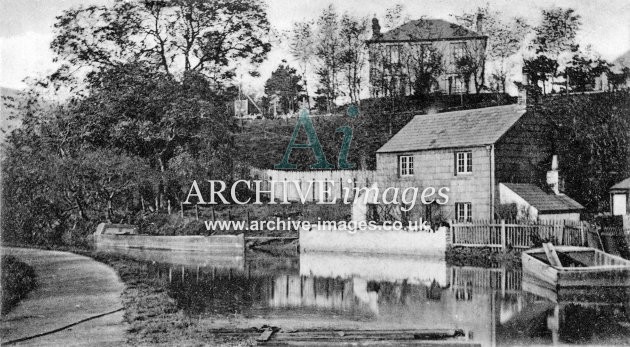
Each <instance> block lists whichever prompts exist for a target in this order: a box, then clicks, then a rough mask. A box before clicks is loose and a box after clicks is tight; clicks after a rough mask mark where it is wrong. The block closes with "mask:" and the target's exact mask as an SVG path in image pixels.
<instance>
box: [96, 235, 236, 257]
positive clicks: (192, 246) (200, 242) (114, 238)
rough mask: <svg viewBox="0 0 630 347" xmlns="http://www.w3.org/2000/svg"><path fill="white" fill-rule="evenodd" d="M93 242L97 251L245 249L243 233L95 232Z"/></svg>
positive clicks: (220, 251)
mask: <svg viewBox="0 0 630 347" xmlns="http://www.w3.org/2000/svg"><path fill="white" fill-rule="evenodd" d="M94 243H95V246H96V250H97V251H101V250H102V251H112V250H115V249H116V248H122V249H128V248H135V249H150V250H169V251H184V252H185V251H192V252H212V253H213V254H225V255H231V254H233V255H242V254H243V251H244V249H245V237H244V235H243V234H240V235H221V236H150V235H103V234H100V235H99V234H95V235H94Z"/></svg>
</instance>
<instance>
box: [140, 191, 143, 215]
mask: <svg viewBox="0 0 630 347" xmlns="http://www.w3.org/2000/svg"><path fill="white" fill-rule="evenodd" d="M140 205H142V213H144V198H143V197H142V195H140Z"/></svg>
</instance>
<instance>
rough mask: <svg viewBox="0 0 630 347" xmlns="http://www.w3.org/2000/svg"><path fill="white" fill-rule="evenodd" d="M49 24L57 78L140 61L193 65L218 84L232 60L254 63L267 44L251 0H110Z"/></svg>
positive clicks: (167, 69)
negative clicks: (111, 0) (58, 64)
mask: <svg viewBox="0 0 630 347" xmlns="http://www.w3.org/2000/svg"><path fill="white" fill-rule="evenodd" d="M54 27H55V34H54V39H53V41H52V44H51V48H52V50H53V52H54V53H55V54H56V57H55V60H60V61H63V62H64V65H63V66H62V68H61V69H59V70H58V71H57V73H55V74H53V76H54V77H55V78H57V79H67V78H69V77H70V75H72V74H73V73H75V72H76V71H75V70H77V69H76V67H82V68H87V70H88V73H91V72H98V71H101V70H102V69H104V68H113V67H117V66H120V65H124V64H128V63H132V62H142V63H144V64H145V65H147V66H151V67H153V68H154V69H155V70H158V71H160V72H162V73H166V74H168V75H171V76H176V77H181V76H182V74H183V72H187V71H194V72H198V73H202V74H204V75H206V76H208V77H210V78H212V79H214V81H215V83H219V82H223V80H226V79H227V80H229V79H231V78H232V77H234V76H235V72H234V71H235V68H236V66H237V64H235V62H248V63H251V64H253V65H256V64H259V63H261V62H262V61H263V60H264V58H265V57H266V55H267V52H269V50H270V49H271V45H270V43H269V40H268V37H267V36H268V32H269V28H270V25H269V22H268V20H267V15H266V12H265V10H264V5H263V4H262V3H261V2H260V1H258V0H236V1H229V0H173V1H168V2H165V1H150V0H144V1H138V2H129V1H124V0H115V2H114V3H113V4H108V5H103V6H97V5H92V6H87V7H79V8H75V9H70V10H66V11H64V12H63V14H62V15H60V16H58V17H57V22H56V23H55V26H54ZM69 66H72V67H73V69H69V68H68V67H69ZM250 72H251V73H253V71H250Z"/></svg>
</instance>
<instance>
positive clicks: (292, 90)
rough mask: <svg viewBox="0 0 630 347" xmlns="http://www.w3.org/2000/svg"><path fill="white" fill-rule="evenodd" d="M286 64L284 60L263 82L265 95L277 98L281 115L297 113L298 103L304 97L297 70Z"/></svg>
mask: <svg viewBox="0 0 630 347" xmlns="http://www.w3.org/2000/svg"><path fill="white" fill-rule="evenodd" d="M286 63H287V61H286V60H282V64H280V65H279V66H278V68H277V69H276V70H275V71H273V72H272V73H271V77H269V79H267V81H266V82H265V95H267V96H268V97H272V96H274V95H275V96H277V97H278V98H279V101H280V109H281V110H282V112H283V113H287V112H295V111H297V110H298V108H299V101H300V99H302V98H303V97H304V94H303V88H302V85H301V83H300V82H301V79H302V77H301V76H299V75H298V74H297V70H295V69H294V68H292V67H290V66H289V65H286Z"/></svg>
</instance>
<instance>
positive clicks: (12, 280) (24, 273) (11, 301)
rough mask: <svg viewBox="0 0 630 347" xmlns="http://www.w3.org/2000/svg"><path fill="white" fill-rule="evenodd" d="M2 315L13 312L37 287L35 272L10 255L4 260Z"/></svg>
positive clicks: (2, 260)
mask: <svg viewBox="0 0 630 347" xmlns="http://www.w3.org/2000/svg"><path fill="white" fill-rule="evenodd" d="M0 261H1V262H2V280H1V281H2V314H3V315H5V314H7V313H9V312H10V311H11V309H12V308H14V307H15V305H17V303H18V302H20V300H22V299H23V298H24V297H25V296H26V295H27V294H28V293H29V292H30V291H31V290H33V289H34V288H35V286H36V285H37V283H36V279H35V271H34V270H33V268H32V267H30V266H29V265H28V264H26V263H23V262H21V261H19V260H18V259H17V258H15V257H13V256H10V255H3V256H2V259H1V260H0Z"/></svg>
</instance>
